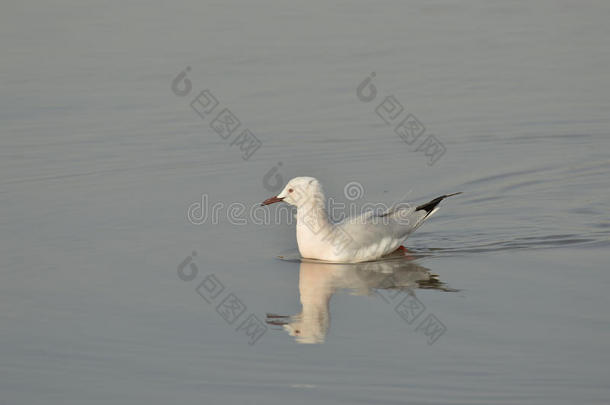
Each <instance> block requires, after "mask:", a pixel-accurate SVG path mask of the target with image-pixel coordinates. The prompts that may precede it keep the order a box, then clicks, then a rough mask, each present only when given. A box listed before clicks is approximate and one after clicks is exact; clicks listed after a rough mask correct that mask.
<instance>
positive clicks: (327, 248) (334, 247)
mask: <svg viewBox="0 0 610 405" xmlns="http://www.w3.org/2000/svg"><path fill="white" fill-rule="evenodd" d="M455 194H460V193H454V194H447V195H443V196H440V197H438V198H435V199H434V200H432V201H429V202H427V203H425V204H422V205H419V206H417V207H415V208H413V207H411V206H410V205H409V204H406V203H402V204H397V205H395V206H393V207H392V208H390V209H388V210H385V211H384V212H383V213H378V212H374V211H369V212H366V213H364V214H362V215H360V216H358V217H354V218H348V219H346V220H345V221H342V222H340V223H338V224H333V223H331V222H330V220H329V219H328V215H327V213H326V208H325V204H326V200H325V197H324V193H323V192H322V185H321V184H320V182H319V181H318V180H316V179H314V178H313V177H295V178H294V179H292V180H290V181H289V182H288V184H286V187H284V189H283V190H282V192H281V193H280V194H278V195H277V196H275V197H271V198H268V199H267V200H265V201H263V205H268V204H273V203H276V202H280V201H284V202H287V203H288V204H291V205H295V206H296V207H297V243H298V245H299V252H300V253H301V255H302V256H303V257H306V258H310V259H318V260H325V261H330V262H341V263H357V262H364V261H367V260H375V259H378V258H380V257H382V256H384V255H386V254H388V253H391V252H393V251H395V250H396V249H397V248H398V247H400V244H401V243H402V242H403V241H404V240H405V239H406V238H407V237H408V236H409V235H410V234H411V233H412V232H413V231H415V230H416V229H417V228H419V226H420V225H421V224H422V223H423V222H424V221H425V220H426V219H428V218H430V216H431V215H432V214H434V213H435V212H436V211H437V210H438V204H439V203H440V202H441V201H442V200H443V199H445V198H447V197H449V196H452V195H455Z"/></svg>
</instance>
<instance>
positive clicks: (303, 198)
mask: <svg viewBox="0 0 610 405" xmlns="http://www.w3.org/2000/svg"><path fill="white" fill-rule="evenodd" d="M322 195H323V194H322V185H321V184H320V182H319V181H318V180H317V179H316V178H314V177H295V178H294V179H292V180H290V181H289V182H288V183H287V184H286V186H285V187H284V189H283V190H282V192H281V193H279V194H278V195H276V196H275V197H271V198H267V199H266V200H265V201H263V202H262V204H261V205H269V204H273V203H276V202H280V201H284V202H286V203H288V204H290V205H294V206H296V207H297V208H298V207H302V206H303V205H306V204H308V203H309V202H311V201H312V200H313V199H314V198H318V197H319V196H322Z"/></svg>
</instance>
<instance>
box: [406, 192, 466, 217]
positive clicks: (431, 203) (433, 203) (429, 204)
mask: <svg viewBox="0 0 610 405" xmlns="http://www.w3.org/2000/svg"><path fill="white" fill-rule="evenodd" d="M458 194H462V192H461V191H460V192H457V193H452V194H445V195H442V196H440V197H436V198H435V199H434V200H432V201H428V202H427V203H425V204H422V205H419V206H417V207H416V208H415V211H420V210H423V211H426V214H429V213H431V212H432V210H433V209H435V208H436V206H437V205H438V204H439V203H440V202H441V201H443V200H444V199H445V198H447V197H451V196H453V195H458Z"/></svg>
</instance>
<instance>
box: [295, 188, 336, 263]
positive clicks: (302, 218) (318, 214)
mask: <svg viewBox="0 0 610 405" xmlns="http://www.w3.org/2000/svg"><path fill="white" fill-rule="evenodd" d="M332 226H333V225H332V224H331V222H330V221H329V219H328V214H327V212H326V201H325V198H324V194H322V193H316V194H315V195H312V196H311V197H310V198H309V199H308V200H307V202H306V203H305V204H303V205H301V206H299V207H298V208H297V242H298V244H299V251H300V252H301V255H302V256H304V257H314V258H315V257H316V256H317V255H316V253H319V251H320V249H325V244H324V243H322V242H321V240H322V238H323V237H324V235H327V234H328V233H329V232H330V231H331V228H332Z"/></svg>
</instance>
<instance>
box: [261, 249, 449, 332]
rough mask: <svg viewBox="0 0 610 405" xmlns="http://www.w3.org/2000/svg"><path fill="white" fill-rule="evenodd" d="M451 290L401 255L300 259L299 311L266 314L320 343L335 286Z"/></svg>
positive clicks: (357, 290) (366, 290)
mask: <svg viewBox="0 0 610 405" xmlns="http://www.w3.org/2000/svg"><path fill="white" fill-rule="evenodd" d="M412 288H435V289H439V290H443V291H455V290H451V289H450V288H448V287H447V286H445V285H444V284H443V283H441V282H440V281H439V280H438V279H437V278H436V276H434V275H432V274H430V271H429V270H428V269H426V268H425V267H423V266H420V265H418V264H417V263H414V262H412V261H408V260H405V259H404V257H398V258H397V259H391V260H382V261H376V262H367V263H357V264H337V263H324V262H313V261H303V262H301V269H300V273H299V293H300V296H301V305H302V307H303V309H302V311H301V313H299V314H297V315H295V316H281V315H273V314H267V323H268V324H270V325H280V326H283V328H284V329H285V330H286V331H287V332H288V333H289V334H290V336H294V337H295V339H296V341H297V342H299V343H322V342H323V341H324V338H325V337H326V333H327V332H328V327H329V325H330V312H329V302H330V298H331V296H332V295H333V294H334V292H335V291H336V290H337V289H348V290H350V291H352V293H353V294H356V295H371V294H373V292H374V290H376V289H393V290H403V291H404V290H407V291H409V293H411V294H413V292H412Z"/></svg>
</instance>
